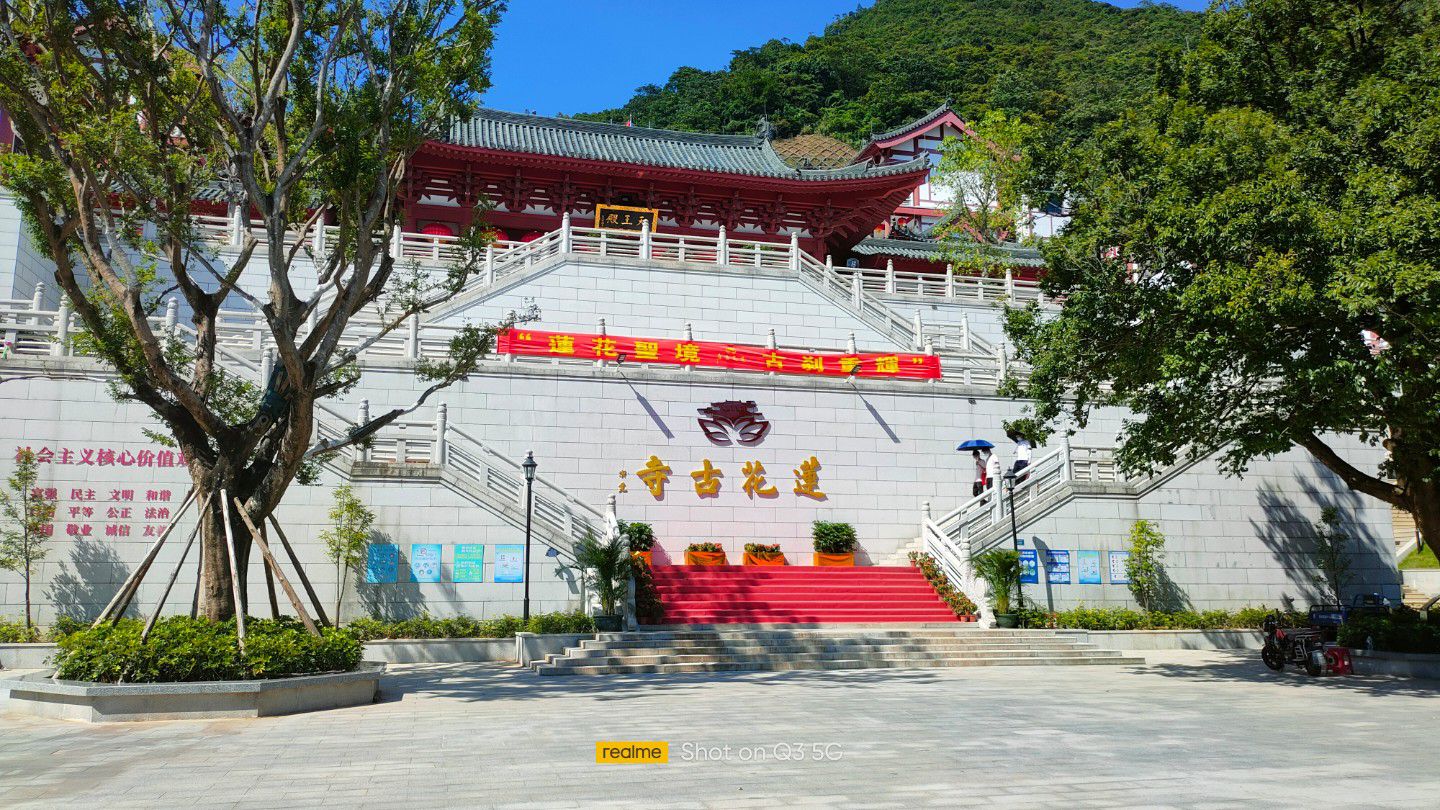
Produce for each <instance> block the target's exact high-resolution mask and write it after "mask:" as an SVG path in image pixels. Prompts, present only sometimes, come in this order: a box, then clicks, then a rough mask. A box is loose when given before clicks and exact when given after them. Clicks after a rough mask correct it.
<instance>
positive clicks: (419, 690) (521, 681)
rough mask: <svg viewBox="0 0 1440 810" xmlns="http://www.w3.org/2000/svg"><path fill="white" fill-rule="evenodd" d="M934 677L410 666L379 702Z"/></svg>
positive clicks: (383, 689)
mask: <svg viewBox="0 0 1440 810" xmlns="http://www.w3.org/2000/svg"><path fill="white" fill-rule="evenodd" d="M938 677H939V675H938V674H937V673H936V672H932V671H929V670H915V669H908V670H906V669H854V670H797V671H793V672H707V673H696V674H685V675H661V674H655V675H546V676H542V675H537V674H535V673H534V672H531V671H530V670H528V669H522V668H520V667H518V666H515V665H513V664H415V665H407V666H406V667H405V668H404V669H392V670H391V671H390V672H389V673H387V674H386V675H385V677H384V679H383V680H382V681H381V683H380V700H379V702H381V703H392V702H395V701H399V700H405V699H410V698H428V697H443V698H449V699H452V700H463V701H470V702H475V701H492V700H512V699H519V698H526V699H531V700H533V699H543V698H546V697H575V696H577V695H593V696H594V697H596V698H597V699H599V700H627V699H633V698H644V697H654V696H657V695H660V694H665V695H671V696H673V695H674V694H675V693H676V692H677V691H680V692H683V691H686V690H695V691H697V692H699V691H703V690H706V689H709V688H711V687H712V686H714V685H715V684H716V683H724V682H732V681H740V682H751V683H755V684H757V685H764V684H768V683H788V684H805V685H813V686H816V687H824V688H853V687H861V688H863V687H869V686H874V685H876V684H896V683H929V682H933V681H935V680H937V678H938Z"/></svg>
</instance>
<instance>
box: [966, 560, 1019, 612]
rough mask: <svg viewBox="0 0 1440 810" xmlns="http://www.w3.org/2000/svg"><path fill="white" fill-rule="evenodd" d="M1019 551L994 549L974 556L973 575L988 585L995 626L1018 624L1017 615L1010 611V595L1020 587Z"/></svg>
mask: <svg viewBox="0 0 1440 810" xmlns="http://www.w3.org/2000/svg"><path fill="white" fill-rule="evenodd" d="M1021 570H1022V569H1021V566H1020V552H1018V551H1015V550H1014V549H1008V548H1004V549H995V550H994V551H987V552H985V553H984V554H981V555H979V556H978V557H976V558H975V575H976V576H978V577H980V578H981V579H983V580H985V582H986V583H987V584H988V585H989V586H990V606H991V607H992V608H993V609H994V610H995V626H996V627H1018V626H1020V621H1019V618H1020V617H1019V615H1018V614H1015V613H1011V612H1010V597H1011V596H1012V595H1014V594H1015V593H1016V592H1017V591H1018V590H1019V589H1020V573H1021Z"/></svg>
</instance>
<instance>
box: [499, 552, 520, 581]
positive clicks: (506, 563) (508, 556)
mask: <svg viewBox="0 0 1440 810" xmlns="http://www.w3.org/2000/svg"><path fill="white" fill-rule="evenodd" d="M495 581H496V582H524V581H525V547H524V546H496V547H495Z"/></svg>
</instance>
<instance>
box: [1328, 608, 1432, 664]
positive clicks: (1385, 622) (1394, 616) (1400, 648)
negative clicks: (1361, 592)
mask: <svg viewBox="0 0 1440 810" xmlns="http://www.w3.org/2000/svg"><path fill="white" fill-rule="evenodd" d="M1431 617H1432V618H1431V619H1430V621H1428V622H1426V621H1424V620H1422V619H1421V618H1420V613H1419V612H1418V611H1415V610H1412V609H1411V608H1407V607H1399V608H1396V609H1395V611H1394V612H1393V613H1391V614H1390V615H1389V616H1361V617H1356V618H1354V619H1351V620H1350V621H1348V622H1346V623H1345V624H1344V625H1343V626H1342V627H1341V628H1340V637H1339V641H1340V643H1341V644H1343V645H1345V646H1346V647H1356V648H1359V649H1374V650H1381V651H1384V652H1399V653H1440V619H1437V618H1435V614H1433V613H1432V614H1431Z"/></svg>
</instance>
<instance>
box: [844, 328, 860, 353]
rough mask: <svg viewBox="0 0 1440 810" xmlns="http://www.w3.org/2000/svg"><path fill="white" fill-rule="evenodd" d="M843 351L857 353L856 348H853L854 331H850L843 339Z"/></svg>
mask: <svg viewBox="0 0 1440 810" xmlns="http://www.w3.org/2000/svg"><path fill="white" fill-rule="evenodd" d="M845 353H846V354H858V351H857V350H856V348H855V333H854V332H851V333H850V337H849V338H847V339H846V340H845Z"/></svg>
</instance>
